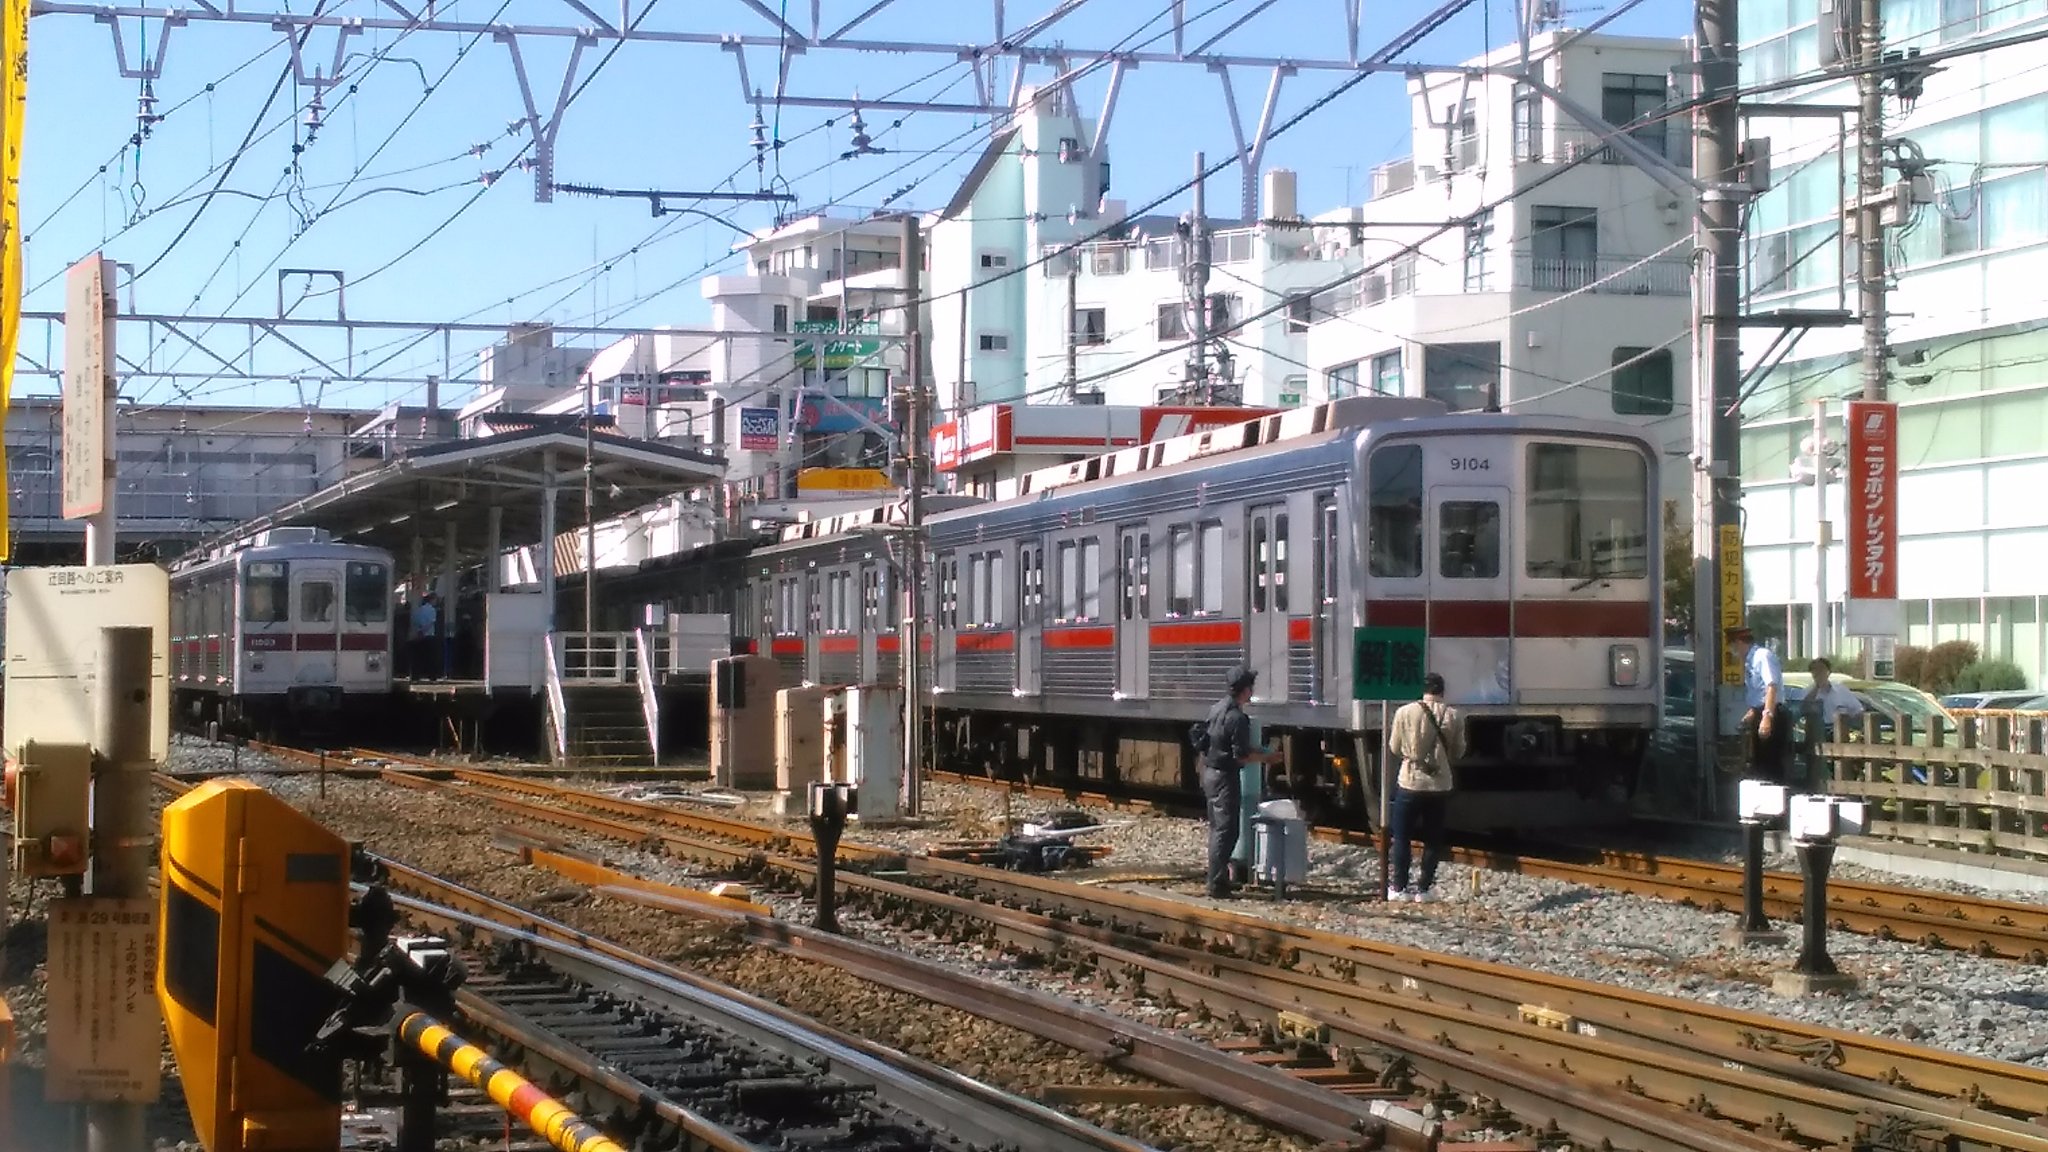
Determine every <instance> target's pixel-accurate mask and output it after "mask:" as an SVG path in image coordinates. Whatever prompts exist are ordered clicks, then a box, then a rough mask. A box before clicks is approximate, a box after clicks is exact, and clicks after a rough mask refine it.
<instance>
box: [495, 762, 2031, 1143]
mask: <svg viewBox="0 0 2048 1152" xmlns="http://www.w3.org/2000/svg"><path fill="white" fill-rule="evenodd" d="M523 783H524V782H523ZM468 787H470V788H471V789H473V790H476V791H478V792H481V793H484V794H488V793H489V792H491V791H493V790H494V789H495V787H496V782H495V781H494V780H491V779H489V778H488V777H486V778H483V779H478V780H473V781H470V782H468ZM551 790H552V791H554V792H555V795H556V798H557V800H558V801H560V802H562V803H568V804H583V803H585V802H586V800H587V799H588V798H589V797H591V796H594V795H598V794H591V793H585V792H583V791H582V790H579V789H561V788H555V789H551ZM522 791H528V792H529V794H535V795H538V794H541V793H540V792H534V791H531V790H530V789H522ZM490 798H491V799H492V800H493V802H500V803H502V802H504V801H508V800H511V799H512V798H510V797H503V796H496V797H490ZM602 800H603V801H604V802H605V804H606V805H607V806H609V807H611V808H612V809H613V810H616V811H620V812H627V811H637V812H638V814H639V815H640V818H641V819H640V821H639V822H638V823H636V822H633V821H626V820H615V819H611V818H609V817H592V816H589V815H588V814H584V813H575V812H573V811H572V810H570V809H565V808H561V807H556V806H554V805H547V804H538V803H533V802H530V801H524V800H517V801H513V803H514V804H516V805H517V807H516V809H513V810H516V811H520V812H521V813H522V814H525V815H529V816H532V817H534V818H537V819H541V820H548V821H551V822H555V823H560V824H563V825H565V826H569V827H575V828H578V829H579V830H583V831H589V832H596V833H598V834H600V835H610V836H613V837H614V838H617V837H618V836H619V835H620V834H621V833H623V834H624V835H625V836H628V837H641V838H651V839H652V840H654V841H656V842H659V843H661V844H662V845H663V846H664V847H665V848H667V849H668V850H669V851H671V852H675V853H678V854H683V855H689V856H692V857H694V858H697V859H702V860H708V861H709V862H711V863H714V864H717V865H720V866H724V867H746V866H749V865H751V866H754V867H759V866H761V865H762V864H764V863H768V864H772V865H773V866H774V867H776V868H778V869H781V870H785V871H789V872H792V873H794V874H796V875H800V876H810V875H812V873H813V866H812V865H810V864H809V863H808V862H806V861H799V860H791V859H786V858H782V859H777V858H771V857H766V856H757V855H756V854H754V853H750V852H746V851H742V850H740V849H737V848H733V847H730V846H722V845H716V844H710V843H707V842H704V841H701V840H696V839H693V838H691V837H688V836H684V835H681V834H679V833H676V832H672V831H669V830H668V827H669V826H689V825H690V824H691V823H693V822H694V821H697V820H698V819H700V817H698V816H697V815H695V814H692V813H682V812H676V811H674V810H673V809H666V808H662V807H659V806H655V805H646V804H642V803H640V802H637V801H627V800H621V799H619V798H616V797H602ZM508 807H509V806H508ZM730 822H731V821H730V820H729V818H723V817H720V818H718V819H717V823H718V824H719V825H724V824H729V823H730ZM650 824H652V825H655V826H654V827H650ZM757 828H758V826H757ZM903 866H904V867H905V868H906V869H908V871H909V872H910V873H911V874H913V875H920V876H926V877H933V878H938V879H943V880H946V881H948V882H952V883H962V884H967V885H970V886H972V887H973V888H974V889H976V890H977V891H978V892H979V893H980V894H981V895H983V896H984V897H989V898H998V899H1008V900H1011V901H1016V902H1023V903H1027V904H1031V905H1034V906H1035V907H1036V908H1038V909H1040V910H1043V911H1046V912H1049V913H1051V914H1052V915H1054V916H1058V917H1062V918H1064V919H1066V920H1067V921H1069V922H1070V923H1072V924H1074V925H1077V927H1076V928H1075V929H1074V930H1073V932H1074V934H1075V935H1080V934H1082V932H1081V930H1083V929H1087V928H1088V927H1090V926H1091V925H1092V926H1107V927H1109V928H1111V929H1123V930H1128V931H1133V932H1137V933H1142V934H1145V935H1150V936H1152V937H1154V938H1157V939H1164V940H1168V941H1177V942H1181V943H1185V944H1190V945H1197V946H1200V945H1203V944H1207V943H1220V944H1222V945H1223V946H1226V947H1230V948H1235V949H1242V950H1247V951H1249V952H1250V953H1251V954H1252V955H1254V956H1264V957H1269V958H1273V959H1285V960H1287V961H1288V962H1290V963H1293V964H1296V965H1300V964H1303V963H1306V964H1308V965H1309V966H1310V967H1311V968H1313V969H1315V970H1318V971H1328V972H1330V973H1331V974H1332V975H1335V976H1339V977H1342V978H1345V979H1347V980H1353V981H1378V982H1381V983H1383V984H1385V985H1387V986H1388V987H1391V988H1394V989H1398V990H1400V991H1402V992H1403V993H1405V994H1406V995H1409V996H1416V997H1433V998H1439V999H1444V1000H1447V1001H1449V1002H1451V1003H1467V1004H1473V1005H1490V1006H1491V1007H1492V1008H1494V1009H1495V1010H1510V1011H1513V1012H1515V1014H1517V1015H1519V1014H1520V1012H1519V1010H1520V1008H1521V1007H1522V1006H1525V1005H1527V1006H1534V1007H1537V1008H1540V1009H1543V1010H1545V1011H1547V1012H1549V1013H1550V1014H1551V1018H1569V1020H1570V1026H1571V1027H1573V1028H1575V1029H1581V1030H1585V1031H1590V1032H1599V1031H1601V1030H1603V1029H1612V1030H1613V1033H1614V1034H1617V1035H1622V1036H1629V1035H1642V1036H1648V1035H1651V1034H1653V1033H1655V1032H1659V1031H1661V1032H1663V1033H1669V1032H1679V1033H1683V1034H1686V1035H1688V1036H1689V1037H1690V1040H1689V1041H1688V1042H1689V1043H1691V1044H1694V1045H1697V1044H1698V1043H1700V1042H1701V1041H1703V1040H1704V1041H1710V1042H1717V1043H1723V1044H1731V1045H1734V1046H1736V1047H1738V1048H1740V1049H1742V1050H1744V1051H1745V1052H1749V1053H1753V1055H1751V1056H1749V1057H1748V1059H1747V1060H1746V1063H1749V1064H1752V1065H1754V1064H1758V1063H1761V1062H1765V1061H1766V1060H1767V1058H1768V1056H1769V1054H1770V1053H1772V1052H1776V1053H1781V1054H1795V1055H1803V1054H1806V1053H1809V1052H1811V1053H1816V1054H1818V1058H1820V1059H1821V1060H1823V1061H1824V1064H1825V1066H1826V1067H1828V1068H1832V1069H1834V1070H1835V1071H1837V1072H1840V1073H1842V1074H1843V1075H1844V1076H1845V1077H1847V1078H1849V1079H1850V1080H1851V1081H1870V1082H1877V1081H1884V1082H1889V1083H1895V1084H1903V1085H1907V1086H1911V1087H1914V1088H1919V1089H1922V1090H1924V1091H1926V1092H1931V1093H1939V1094H1941V1095H1943V1096H1947V1097H1951V1098H1954V1099H1959V1100H1966V1101H1982V1102H1985V1103H1987V1104H1988V1105H1990V1106H1992V1107H1993V1108H1996V1109H2002V1110H2005V1111H2009V1112H2014V1113H2020V1114H2025V1115H2033V1114H2035V1113H2036V1112H2038V1111H2040V1109H2041V1104H2040V1102H2041V1101H2044V1100H2048V1073H2044V1072H2040V1071H2037V1070H2034V1069H2031V1068H2027V1067H2025V1066H2021V1065H2015V1064H2010V1063H2006V1062H2001V1061H1988V1060H1983V1059H1981V1058H1975V1057H1969V1056H1965V1055H1963V1054H1960V1053H1950V1052H1944V1051H1941V1050H1938V1049H1929V1048H1923V1047H1918V1046H1914V1045H1909V1044H1904V1043H1901V1042H1896V1041H1891V1040H1886V1039H1883V1038H1878V1037H1868V1036H1862V1035H1859V1034H1854V1033H1848V1032H1844V1031H1840V1030H1835V1029H1827V1028H1821V1027H1816V1026H1811V1025H1804V1024H1800V1023H1797V1022H1793V1021H1787V1020H1779V1019H1774V1018H1771V1017H1765V1016H1760V1015H1756V1014H1752V1013H1744V1012H1738V1011H1735V1010H1732V1009H1725V1008H1720V1007H1717V1006H1713V1005H1705V1004H1693V1003H1691V1002H1687V1001H1682V1000H1677V999H1674V998H1670V997H1663V996H1657V995H1655V994H1651V993H1643V992H1635V991H1633V990H1628V989H1619V988H1613V987H1610V986H1607V985H1600V984H1594V983H1591V982H1587V981H1578V980H1572V979H1569V978H1565V977H1558V976H1551V975H1549V974H1545V973H1540V972H1532V971H1527V970H1522V969H1510V968H1505V967H1503V966H1499V965H1492V964H1487V963H1485V962H1481V961H1474V960H1467V959H1464V958H1459V957H1453V956H1444V955H1437V954H1432V953H1426V952H1422V951H1419V950H1415V949H1408V948H1402V947H1399V946H1395V945H1386V944H1380V943H1377V942H1373V941H1368V940H1362V939H1358V938H1354V937H1345V936H1338V935H1334V934H1330V933H1323V932H1317V931H1315V930H1312V929H1306V928H1300V927H1296V926H1292V925H1287V924H1282V923H1276V922H1272V921H1265V920H1257V919H1253V918H1250V917H1246V916H1242V915H1239V914H1235V913H1230V912H1223V911H1216V910H1211V909H1208V908H1204V907H1201V906H1198V905H1193V904H1188V903H1185V902H1181V901H1175V900H1166V899H1160V898H1155V897H1150V896H1146V895H1144V894H1141V893H1127V892H1115V893H1110V892H1104V891H1101V890H1099V889H1092V888H1083V887H1080V886H1077V885H1073V884H1069V883H1064V882H1061V881H1057V880H1052V879H1048V878H1044V877H1036V876H1029V875H1023V874H1018V873H1007V872H996V871H993V870H990V869H985V868H980V867H977V866H974V865H967V864H958V863H954V862H950V861H944V860H934V859H929V858H910V859H907V860H906V861H905V862H904V865H903ZM841 883H842V885H844V886H846V887H848V888H850V889H853V890H855V891H860V890H867V891H870V892H874V893H876V894H878V895H882V896H887V897H889V898H893V899H897V900H918V901H925V902H929V896H928V894H924V893H921V892H920V891H919V890H918V889H916V888H909V889H907V890H906V889H905V888H904V886H902V885H894V884H892V883H891V882H890V881H886V880H880V879H877V878H869V877H860V876H856V875H848V874H845V873H842V874H841ZM1660 1043H1661V1044H1664V1045H1666V1046H1668V1041H1660ZM1917 1107H1918V1108H1919V1109H1920V1110H1922V1111H1924V1112H1931V1113H1938V1114H1943V1115H1952V1114H1953V1109H1952V1106H1951V1104H1950V1102H1948V1101H1944V1100H1942V1099H1938V1098H1935V1097H1924V1098H1921V1099H1920V1100H1919V1101H1918V1103H1917ZM1996 1119H2001V1118H1997V1117H1993V1118H1992V1119H1984V1118H1981V1117H1980V1118H1978V1119H1976V1120H1973V1121H1972V1122H1973V1123H1978V1122H1981V1123H1985V1124H1992V1123H1994V1121H1995V1120H1996ZM2022 1135H2024V1136H2026V1137H2027V1138H2029V1139H2031V1138H2033V1133H2032V1132H2031V1131H2024V1132H2022Z"/></svg>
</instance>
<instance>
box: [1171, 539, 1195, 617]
mask: <svg viewBox="0 0 2048 1152" xmlns="http://www.w3.org/2000/svg"><path fill="white" fill-rule="evenodd" d="M1166 560H1167V574H1166V614H1167V615H1168V616H1192V615H1194V613H1195V530H1194V529H1193V528H1192V527H1190V526H1188V525H1186V524H1175V525H1174V526H1173V527H1171V528H1169V529H1167V530H1166Z"/></svg>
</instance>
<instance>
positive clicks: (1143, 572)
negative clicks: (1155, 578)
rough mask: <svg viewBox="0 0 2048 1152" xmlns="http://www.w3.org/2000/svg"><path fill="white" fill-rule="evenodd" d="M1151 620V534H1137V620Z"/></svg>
mask: <svg viewBox="0 0 2048 1152" xmlns="http://www.w3.org/2000/svg"><path fill="white" fill-rule="evenodd" d="M1151 618H1152V534H1151V533H1150V532H1140V533H1139V534H1138V619H1140V620H1150V619H1151Z"/></svg>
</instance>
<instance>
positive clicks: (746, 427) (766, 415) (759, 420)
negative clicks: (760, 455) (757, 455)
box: [740, 408, 782, 452]
mask: <svg viewBox="0 0 2048 1152" xmlns="http://www.w3.org/2000/svg"><path fill="white" fill-rule="evenodd" d="M781 424H782V421H781V419H780V414H779V413H777V412H776V411H775V409H773V408H742V409H740V451H742V452H773V451H775V442H776V441H777V440H778V439H780V438H781V437H780V433H781Z"/></svg>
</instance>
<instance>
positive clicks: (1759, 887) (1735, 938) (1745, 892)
mask: <svg viewBox="0 0 2048 1152" xmlns="http://www.w3.org/2000/svg"><path fill="white" fill-rule="evenodd" d="M1790 796H1791V793H1790V792H1789V791H1788V790H1787V789H1786V787H1785V786H1784V785H1783V784H1769V783H1766V782H1764V781H1762V780H1744V781H1742V782H1740V783H1739V784H1737V785H1736V811H1737V813H1738V814H1739V815H1740V816H1741V818H1742V918H1741V920H1739V921H1737V922H1736V924H1735V926H1734V927H1732V928H1730V929H1728V932H1727V936H1726V939H1727V942H1728V943H1730V944H1732V945H1735V946H1736V947H1738V948H1741V947H1747V946H1751V945H1759V944H1783V943H1785V934H1784V933H1782V932H1779V931H1777V930H1776V929H1774V928H1772V927H1771V921H1770V918H1769V917H1768V916H1765V915H1764V833H1765V832H1767V831H1769V830H1770V829H1771V828H1773V827H1774V826H1776V825H1777V824H1778V822H1779V821H1781V820H1783V819H1784V818H1785V812H1786V806H1787V804H1788V802H1789V800H1790Z"/></svg>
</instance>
